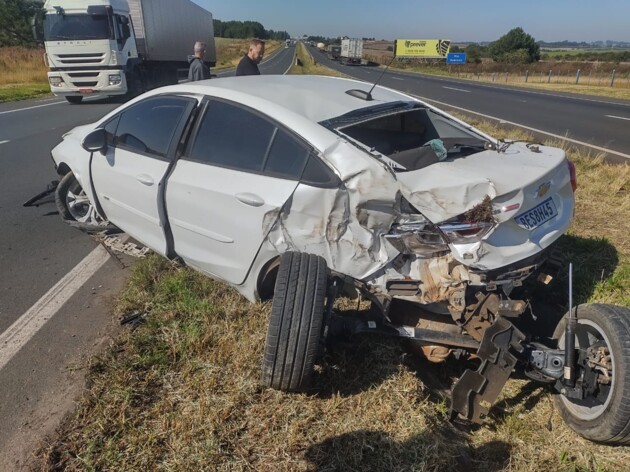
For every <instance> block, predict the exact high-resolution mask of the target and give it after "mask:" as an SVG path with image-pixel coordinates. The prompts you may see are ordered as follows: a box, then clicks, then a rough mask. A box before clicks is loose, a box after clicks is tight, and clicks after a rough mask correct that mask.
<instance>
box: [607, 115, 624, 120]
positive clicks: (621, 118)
mask: <svg viewBox="0 0 630 472" xmlns="http://www.w3.org/2000/svg"><path fill="white" fill-rule="evenodd" d="M604 116H606V117H608V118H616V119H618V120H628V121H630V118H626V117H625V116H615V115H604Z"/></svg>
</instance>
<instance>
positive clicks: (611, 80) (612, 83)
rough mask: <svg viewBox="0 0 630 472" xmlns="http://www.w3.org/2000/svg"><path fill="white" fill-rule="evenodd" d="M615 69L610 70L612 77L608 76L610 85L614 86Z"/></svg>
mask: <svg viewBox="0 0 630 472" xmlns="http://www.w3.org/2000/svg"><path fill="white" fill-rule="evenodd" d="M615 72H616V71H615V69H613V71H612V77H611V78H610V86H611V87H614V86H615Z"/></svg>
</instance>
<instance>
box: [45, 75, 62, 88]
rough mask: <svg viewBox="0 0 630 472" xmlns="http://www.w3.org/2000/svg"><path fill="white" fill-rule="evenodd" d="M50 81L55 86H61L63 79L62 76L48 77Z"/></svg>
mask: <svg viewBox="0 0 630 472" xmlns="http://www.w3.org/2000/svg"><path fill="white" fill-rule="evenodd" d="M48 82H50V85H52V86H53V87H61V84H63V79H62V78H61V77H48Z"/></svg>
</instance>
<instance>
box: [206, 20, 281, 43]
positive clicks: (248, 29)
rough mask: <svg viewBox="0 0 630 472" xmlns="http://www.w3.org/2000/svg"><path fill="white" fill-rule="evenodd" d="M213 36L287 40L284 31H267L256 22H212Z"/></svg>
mask: <svg viewBox="0 0 630 472" xmlns="http://www.w3.org/2000/svg"><path fill="white" fill-rule="evenodd" d="M213 23H214V35H215V36H216V37H218V38H242V39H244V38H259V39H279V40H285V39H289V38H290V35H289V33H287V32H286V31H274V30H267V29H265V27H264V26H263V25H261V24H260V23H259V22H257V21H221V20H213Z"/></svg>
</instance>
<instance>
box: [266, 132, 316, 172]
mask: <svg viewBox="0 0 630 472" xmlns="http://www.w3.org/2000/svg"><path fill="white" fill-rule="evenodd" d="M308 153H309V150H308V148H307V147H306V146H305V145H304V144H302V143H300V142H299V141H298V140H297V139H295V138H294V137H293V136H291V135H290V134H289V133H287V132H286V131H283V130H281V129H278V132H277V133H276V135H275V136H274V139H273V142H272V143H271V148H270V149H269V154H268V155H267V160H266V161H265V168H264V173H265V174H268V175H271V176H278V177H287V178H290V179H295V180H297V179H299V178H300V176H301V175H302V171H303V170H304V165H305V164H306V160H307V159H308Z"/></svg>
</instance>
